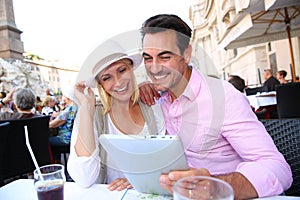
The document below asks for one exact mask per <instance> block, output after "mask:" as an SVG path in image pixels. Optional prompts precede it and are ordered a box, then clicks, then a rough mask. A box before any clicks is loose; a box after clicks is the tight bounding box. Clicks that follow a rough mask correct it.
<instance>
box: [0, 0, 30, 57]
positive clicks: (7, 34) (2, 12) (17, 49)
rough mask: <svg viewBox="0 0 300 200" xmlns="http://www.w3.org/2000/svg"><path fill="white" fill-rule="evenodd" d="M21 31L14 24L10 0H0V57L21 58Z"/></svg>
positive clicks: (22, 48) (22, 50)
mask: <svg viewBox="0 0 300 200" xmlns="http://www.w3.org/2000/svg"><path fill="white" fill-rule="evenodd" d="M21 33H22V31H20V30H19V29H18V28H17V26H16V24H15V17H14V9H13V3H12V0H0V58H4V59H21V60H23V55H22V54H23V52H24V46H23V42H22V41H21Z"/></svg>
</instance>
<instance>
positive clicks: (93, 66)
mask: <svg viewBox="0 0 300 200" xmlns="http://www.w3.org/2000/svg"><path fill="white" fill-rule="evenodd" d="M140 52H141V51H140V49H134V50H132V51H126V50H125V49H124V48H122V47H121V45H120V44H119V43H118V42H116V41H114V40H111V39H109V40H106V41H105V42H103V43H102V44H100V45H99V46H98V47H97V48H96V49H95V50H94V51H93V52H92V53H91V54H90V55H89V56H88V58H87V59H86V60H85V62H84V63H83V65H82V66H81V69H80V72H79V74H78V77H77V81H82V80H83V81H86V86H88V87H91V88H95V87H97V81H96V79H95V78H96V76H97V75H98V74H99V73H100V72H101V71H102V70H103V69H105V68H106V67H108V66H109V65H110V64H112V63H114V62H116V61H118V60H121V59H123V58H128V59H130V60H131V61H132V62H133V68H134V69H135V68H136V67H138V66H139V65H140V64H141V63H142V60H143V57H142V55H141V53H140Z"/></svg>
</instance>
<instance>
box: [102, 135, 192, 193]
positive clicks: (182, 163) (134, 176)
mask: <svg viewBox="0 0 300 200" xmlns="http://www.w3.org/2000/svg"><path fill="white" fill-rule="evenodd" d="M99 141H100V143H101V145H102V146H103V148H104V149H105V150H106V151H107V154H108V156H110V157H111V159H112V160H113V161H114V162H115V164H116V166H114V167H116V168H118V169H119V170H121V171H122V172H123V173H124V175H125V176H126V178H127V179H128V180H129V182H130V183H131V184H132V185H133V187H134V188H135V190H137V191H139V192H143V193H152V194H168V192H167V191H166V190H164V189H163V188H161V187H160V184H159V176H160V175H161V174H162V173H168V172H169V171H171V170H185V169H188V165H187V161H186V158H185V154H184V149H183V146H182V144H181V141H180V139H179V137H178V136H171V135H151V136H134V135H109V134H103V135H101V136H100V138H99ZM108 165H109V164H108ZM109 167H112V166H109Z"/></svg>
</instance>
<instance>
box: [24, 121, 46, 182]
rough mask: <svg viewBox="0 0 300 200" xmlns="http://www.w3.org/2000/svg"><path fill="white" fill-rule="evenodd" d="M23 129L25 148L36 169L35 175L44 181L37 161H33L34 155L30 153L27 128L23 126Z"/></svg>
mask: <svg viewBox="0 0 300 200" xmlns="http://www.w3.org/2000/svg"><path fill="white" fill-rule="evenodd" d="M24 129H25V139H26V146H27V148H28V151H29V153H30V155H31V158H32V160H33V163H34V166H35V168H36V170H37V173H38V175H39V177H40V178H41V180H42V181H44V178H43V176H42V172H41V170H40V167H39V165H38V163H37V161H36V159H35V156H34V154H33V151H32V149H31V146H30V143H29V137H28V129H27V126H24Z"/></svg>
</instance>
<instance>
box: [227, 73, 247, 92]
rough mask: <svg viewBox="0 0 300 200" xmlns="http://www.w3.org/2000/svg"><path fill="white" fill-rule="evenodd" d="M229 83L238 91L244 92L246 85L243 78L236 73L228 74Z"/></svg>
mask: <svg viewBox="0 0 300 200" xmlns="http://www.w3.org/2000/svg"><path fill="white" fill-rule="evenodd" d="M227 81H228V82H229V83H231V84H232V85H233V86H234V87H235V88H236V89H237V90H238V91H240V92H241V93H244V92H245V88H246V85H245V80H244V79H242V78H241V77H239V76H236V75H230V76H229V77H228V80H227Z"/></svg>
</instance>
